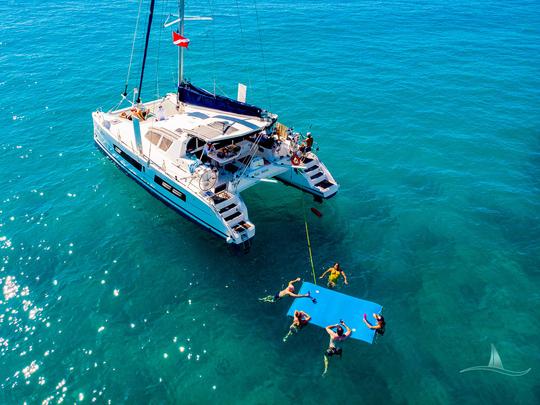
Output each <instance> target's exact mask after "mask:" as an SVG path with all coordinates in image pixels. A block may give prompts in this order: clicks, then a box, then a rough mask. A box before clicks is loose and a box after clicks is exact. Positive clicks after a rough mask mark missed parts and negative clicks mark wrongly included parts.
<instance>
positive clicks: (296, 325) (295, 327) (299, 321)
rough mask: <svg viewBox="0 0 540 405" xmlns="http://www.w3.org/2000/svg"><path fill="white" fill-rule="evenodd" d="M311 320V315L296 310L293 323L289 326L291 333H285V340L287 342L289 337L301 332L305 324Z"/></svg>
mask: <svg viewBox="0 0 540 405" xmlns="http://www.w3.org/2000/svg"><path fill="white" fill-rule="evenodd" d="M309 321H311V316H309V314H307V313H306V312H304V311H298V310H295V311H294V317H293V323H292V324H291V326H289V333H287V334H286V335H285V337H284V338H283V341H284V342H286V341H287V339H288V338H289V337H291V336H292V335H294V334H296V333H298V332H300V329H302V328H303V327H304V326H306V325H307V324H308V323H309Z"/></svg>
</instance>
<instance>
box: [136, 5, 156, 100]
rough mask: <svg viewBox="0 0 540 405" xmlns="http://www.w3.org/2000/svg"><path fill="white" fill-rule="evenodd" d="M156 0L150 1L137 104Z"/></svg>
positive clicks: (139, 98) (138, 98)
mask: <svg viewBox="0 0 540 405" xmlns="http://www.w3.org/2000/svg"><path fill="white" fill-rule="evenodd" d="M155 2H156V0H151V1H150V15H149V16H148V28H147V29H146V41H145V43H144V55H143V62H142V68H141V80H140V82H139V96H138V97H137V104H138V103H140V102H141V93H142V84H143V77H144V66H145V65H146V54H147V52H148V41H149V40H150V30H151V28H152V19H153V18H154V4H155Z"/></svg>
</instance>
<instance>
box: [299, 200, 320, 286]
mask: <svg viewBox="0 0 540 405" xmlns="http://www.w3.org/2000/svg"><path fill="white" fill-rule="evenodd" d="M302 211H303V212H304V224H305V226H306V238H307V246H308V251H309V261H310V263H311V273H312V274H313V283H314V284H315V285H317V277H316V276H315V266H314V265H313V254H312V253H311V241H310V240H309V228H308V223H307V217H306V207H305V205H304V194H303V193H302Z"/></svg>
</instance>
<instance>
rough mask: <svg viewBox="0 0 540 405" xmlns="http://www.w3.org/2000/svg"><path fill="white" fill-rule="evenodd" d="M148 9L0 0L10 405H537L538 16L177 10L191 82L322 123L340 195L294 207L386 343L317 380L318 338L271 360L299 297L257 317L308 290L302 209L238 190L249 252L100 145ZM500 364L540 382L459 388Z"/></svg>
mask: <svg viewBox="0 0 540 405" xmlns="http://www.w3.org/2000/svg"><path fill="white" fill-rule="evenodd" d="M137 8H138V2H136V1H127V2H105V1H102V0H96V1H94V2H91V3H89V2H84V1H60V2H52V1H44V2H37V1H31V0H26V1H21V2H15V1H10V0H9V1H7V2H6V1H4V2H3V3H1V4H0V14H1V15H2V23H1V24H0V117H1V118H2V122H3V125H2V127H1V128H2V131H1V138H0V151H1V157H0V173H1V174H2V175H1V176H0V189H1V190H2V195H1V199H0V247H1V251H0V256H1V260H2V263H1V264H0V285H1V288H2V292H3V294H2V295H1V296H0V387H1V388H2V389H1V391H0V402H1V403H23V402H24V401H27V402H28V403H39V402H42V401H44V400H49V401H50V402H51V403H57V402H61V401H66V402H68V403H73V402H75V401H84V402H91V401H96V402H98V403H106V402H108V401H111V402H112V403H147V402H151V403H165V402H176V403H200V402H203V403H206V402H217V401H219V402H221V403H238V402H241V403H258V404H267V403H285V402H291V401H297V402H300V403H311V404H312V403H316V402H323V403H326V402H333V403H375V402H377V403H381V402H382V403H478V402H480V401H483V402H485V403H514V402H516V403H537V402H538V400H539V398H540V384H539V383H538V372H539V370H540V339H539V334H540V317H539V316H538V304H539V302H540V294H539V292H538V291H539V283H540V270H539V269H540V224H539V217H540V199H539V196H540V182H539V178H540V152H539V149H540V111H539V103H538V100H539V99H540V79H539V76H540V75H539V74H540V69H539V67H540V56H539V55H540V52H539V51H540V6H539V5H538V3H537V2H534V1H521V0H519V1H514V2H502V1H490V0H486V1H472V2H464V1H457V2H451V3H448V2H443V1H431V2H425V1H420V2H406V1H385V2H373V1H370V2H367V1H348V2H338V3H336V2H328V1H323V2H311V1H306V0H300V1H297V2H294V4H291V3H290V2H285V1H281V0H279V1H272V2H268V1H262V0H258V1H256V2H255V1H252V0H240V1H238V2H236V1H225V0H223V1H221V0H220V1H215V2H214V1H209V2H202V3H197V4H190V3H189V2H188V14H192V15H210V16H212V17H214V20H213V21H212V22H205V21H198V22H189V23H188V26H187V27H186V36H188V37H189V38H190V39H191V44H190V49H189V51H188V52H187V54H186V75H187V76H188V77H189V78H190V79H191V80H192V81H193V82H194V83H196V84H197V85H200V86H203V87H206V88H208V89H210V90H213V88H214V83H215V84H216V91H217V92H218V93H220V94H228V95H230V96H234V94H235V89H236V85H237V83H238V82H243V83H246V84H247V85H248V101H250V102H253V103H256V104H258V105H261V106H263V107H266V108H269V109H271V110H272V111H274V112H276V113H279V114H280V120H281V121H282V122H284V123H286V124H289V125H294V126H295V127H296V128H298V129H300V130H302V131H306V130H308V129H310V128H311V131H312V132H313V133H314V136H315V138H316V141H317V142H318V143H319V145H320V152H319V155H320V156H321V157H322V158H323V160H324V161H325V163H326V164H327V165H328V167H329V168H330V170H331V171H332V173H333V174H334V176H335V177H336V179H337V180H338V181H339V182H340V183H341V187H342V188H341V190H340V193H339V194H338V196H337V197H336V198H334V199H332V200H330V201H328V202H325V203H324V204H323V205H322V206H317V207H318V209H319V210H320V211H321V212H322V213H323V217H322V218H320V219H319V218H316V217H315V216H313V215H312V214H311V213H309V212H308V221H309V226H310V234H311V242H312V246H313V253H314V262H315V266H316V270H317V271H321V272H322V271H323V270H324V269H325V268H326V267H327V266H329V265H330V264H332V263H333V262H334V261H340V262H341V264H342V266H343V268H344V269H345V271H346V272H347V274H348V276H349V279H350V285H349V286H348V287H343V288H342V292H345V293H347V294H351V295H354V296H358V297H362V298H365V299H368V300H372V301H375V302H378V303H380V304H382V305H383V306H384V314H385V316H386V318H387V322H388V328H387V333H386V334H385V336H384V337H383V338H382V339H379V340H378V341H377V343H376V344H375V345H373V346H371V345H367V344H365V343H362V342H358V341H351V342H347V343H346V344H345V347H344V354H343V358H342V359H341V360H339V359H332V362H331V364H330V370H329V372H328V374H327V375H326V376H325V377H324V378H322V377H321V373H322V367H323V364H322V353H323V351H324V348H325V346H326V344H327V336H325V335H326V334H325V332H324V330H322V329H319V328H316V327H314V326H309V327H307V328H306V329H305V330H303V331H302V332H301V333H300V334H299V335H298V336H295V337H293V338H291V339H290V340H289V341H288V342H287V343H286V344H284V343H283V342H282V337H283V336H284V335H285V333H286V332H287V327H288V324H289V322H290V320H289V319H287V318H286V317H285V313H286V310H287V308H288V302H284V301H282V302H280V303H279V304H276V305H268V304H267V305H263V304H260V303H259V302H258V301H257V298H258V297H261V296H264V295H266V294H268V293H273V292H275V290H276V289H277V288H280V287H281V286H282V285H283V284H284V283H286V281H288V280H290V279H292V278H295V277H296V276H301V277H305V278H306V279H309V278H310V277H311V269H310V265H309V258H308V253H307V247H306V239H305V232H304V221H303V211H302V196H301V194H300V193H299V192H298V191H297V190H294V189H292V188H287V187H284V186H283V185H280V184H270V183H261V184H260V185H258V186H256V187H254V188H252V189H250V190H248V191H246V192H245V193H244V198H245V200H246V203H247V204H248V207H249V213H250V219H251V220H252V221H253V222H254V223H255V224H256V226H257V236H256V239H255V241H254V244H253V247H252V250H251V252H250V253H249V254H248V255H241V254H238V253H234V252H231V250H230V249H229V248H228V247H227V246H226V245H225V244H224V243H223V242H222V241H221V240H220V239H217V238H216V237H214V236H212V235H210V234H208V233H206V232H205V231H203V230H201V229H200V228H198V227H197V226H195V225H194V224H192V223H189V222H187V221H186V220H185V219H183V218H181V217H179V216H178V215H177V214H175V213H174V212H173V211H172V210H170V209H169V208H167V207H165V206H164V205H163V204H161V203H160V202H159V201H156V200H155V199H154V198H153V197H151V196H150V195H148V194H147V193H146V192H144V191H143V190H142V189H141V188H140V187H139V186H138V185H136V184H135V183H134V182H133V181H131V180H130V179H128V178H127V177H126V176H124V175H123V174H122V173H121V172H120V171H119V170H118V169H117V168H115V167H114V166H113V164H111V162H109V161H108V160H107V159H105V158H104V157H103V156H102V155H101V154H100V153H99V152H98V151H97V150H96V148H95V147H94V145H93V140H92V122H91V117H90V113H91V112H92V111H93V110H95V109H96V108H98V107H103V108H104V109H108V108H111V107H112V106H114V105H115V104H116V103H117V102H118V101H119V94H120V93H121V92H122V91H123V90H124V83H125V79H126V73H127V67H128V64H129V59H130V51H131V39H132V36H133V30H134V26H135V20H136V16H137ZM146 8H147V4H146V3H145V5H144V11H146ZM174 9H175V4H174V2H172V1H168V2H158V3H157V5H156V24H155V30H154V31H153V33H152V36H151V48H150V54H151V58H150V60H149V62H148V65H147V73H146V77H147V80H146V81H145V85H144V87H143V99H145V98H146V99H151V98H154V97H156V96H157V95H163V94H164V93H165V92H167V91H174V82H175V77H176V55H175V51H176V49H175V48H174V46H173V45H171V44H170V39H169V36H170V31H168V30H166V29H162V30H160V28H159V26H160V25H161V23H162V22H163V21H164V18H165V17H166V15H167V13H168V12H170V11H174ZM145 24H146V19H145V18H143V19H142V21H141V27H142V26H143V25H145ZM137 38H138V42H137V46H136V53H135V58H134V63H133V67H132V73H133V74H132V77H131V80H130V85H131V86H134V85H136V83H135V81H136V76H137V75H138V73H139V70H140V59H141V51H142V41H143V37H142V31H139V35H138V36H137ZM305 203H306V209H307V208H309V207H311V206H314V203H312V202H311V201H310V200H309V199H308V198H307V197H306V200H305ZM491 344H494V345H495V347H496V348H497V350H498V352H499V354H500V356H501V359H502V362H503V365H504V368H505V369H508V370H513V371H520V370H526V369H528V368H532V370H531V371H530V372H529V373H528V374H526V375H525V376H522V377H509V376H506V375H501V374H496V373H491V372H481V371H475V372H466V373H460V372H459V371H460V370H462V369H465V368H467V367H472V366H482V365H484V366H485V365H487V364H488V361H489V355H490V345H491Z"/></svg>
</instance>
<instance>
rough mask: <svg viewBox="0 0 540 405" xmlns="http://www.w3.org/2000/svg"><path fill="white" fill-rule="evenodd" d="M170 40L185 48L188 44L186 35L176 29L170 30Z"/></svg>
mask: <svg viewBox="0 0 540 405" xmlns="http://www.w3.org/2000/svg"><path fill="white" fill-rule="evenodd" d="M172 40H173V44H175V45H178V46H181V47H182V48H187V47H188V45H189V39H187V38H186V37H183V36H182V35H180V34H179V33H178V32H176V31H173V32H172Z"/></svg>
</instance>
